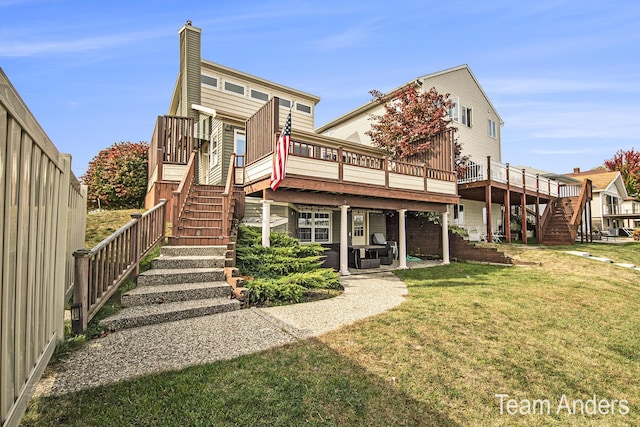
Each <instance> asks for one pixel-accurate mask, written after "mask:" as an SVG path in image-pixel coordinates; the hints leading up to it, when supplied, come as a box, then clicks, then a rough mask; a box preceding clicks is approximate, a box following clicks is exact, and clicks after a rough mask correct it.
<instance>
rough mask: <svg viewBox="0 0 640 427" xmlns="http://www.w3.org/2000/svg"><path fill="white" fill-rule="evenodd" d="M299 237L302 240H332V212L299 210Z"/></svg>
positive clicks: (321, 241)
mask: <svg viewBox="0 0 640 427" xmlns="http://www.w3.org/2000/svg"><path fill="white" fill-rule="evenodd" d="M298 239H299V240H300V241H301V242H316V243H330V242H331V212H329V211H318V212H308V211H306V212H298Z"/></svg>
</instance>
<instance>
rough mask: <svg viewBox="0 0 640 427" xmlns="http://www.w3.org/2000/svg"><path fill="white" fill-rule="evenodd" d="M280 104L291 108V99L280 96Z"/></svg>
mask: <svg viewBox="0 0 640 427" xmlns="http://www.w3.org/2000/svg"><path fill="white" fill-rule="evenodd" d="M280 106H281V107H285V108H291V101H289V100H288V99H284V98H280Z"/></svg>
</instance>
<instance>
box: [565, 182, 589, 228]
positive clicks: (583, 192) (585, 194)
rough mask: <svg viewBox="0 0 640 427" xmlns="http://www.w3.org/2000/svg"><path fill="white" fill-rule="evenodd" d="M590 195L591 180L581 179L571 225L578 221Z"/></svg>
mask: <svg viewBox="0 0 640 427" xmlns="http://www.w3.org/2000/svg"><path fill="white" fill-rule="evenodd" d="M591 197H592V185H591V180H590V179H585V180H584V181H582V186H581V188H580V196H579V199H578V208H577V209H576V210H575V211H574V212H573V216H572V217H571V223H570V224H571V226H572V227H575V226H577V225H578V224H579V223H580V217H581V216H582V211H583V210H584V207H585V205H586V204H587V200H591ZM572 230H573V228H572ZM576 232H577V229H576Z"/></svg>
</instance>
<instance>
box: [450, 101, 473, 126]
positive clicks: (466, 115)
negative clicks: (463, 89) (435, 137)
mask: <svg viewBox="0 0 640 427" xmlns="http://www.w3.org/2000/svg"><path fill="white" fill-rule="evenodd" d="M449 100H450V101H451V102H452V103H453V106H452V107H451V108H450V109H449V118H450V119H451V120H453V121H456V122H460V123H462V124H463V125H465V126H469V127H471V124H472V121H471V108H467V107H465V106H464V105H461V104H460V98H450V99H449Z"/></svg>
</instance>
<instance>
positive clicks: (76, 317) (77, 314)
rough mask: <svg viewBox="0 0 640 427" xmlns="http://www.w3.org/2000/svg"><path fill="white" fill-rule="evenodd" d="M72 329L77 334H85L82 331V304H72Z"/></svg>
mask: <svg viewBox="0 0 640 427" xmlns="http://www.w3.org/2000/svg"><path fill="white" fill-rule="evenodd" d="M71 329H72V330H73V332H74V333H76V334H81V333H82V332H84V331H83V330H82V303H76V304H71Z"/></svg>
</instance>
